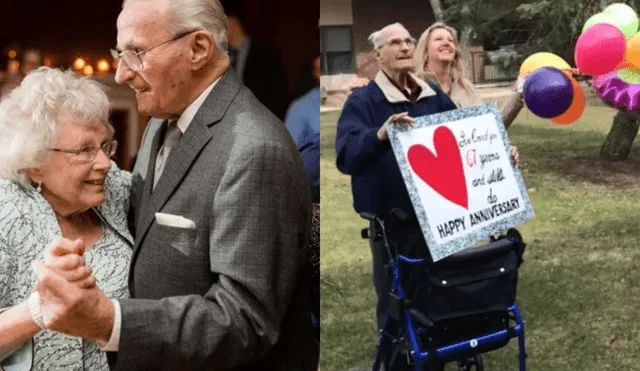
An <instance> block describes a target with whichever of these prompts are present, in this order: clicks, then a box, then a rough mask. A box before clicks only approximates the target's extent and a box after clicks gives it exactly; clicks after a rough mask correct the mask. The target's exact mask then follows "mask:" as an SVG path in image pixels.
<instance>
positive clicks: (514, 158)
mask: <svg viewBox="0 0 640 371" xmlns="http://www.w3.org/2000/svg"><path fill="white" fill-rule="evenodd" d="M509 154H510V155H511V163H512V164H513V165H514V166H515V167H518V165H520V154H519V153H518V147H516V146H511V148H510V150H509Z"/></svg>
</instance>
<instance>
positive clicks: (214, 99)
mask: <svg viewBox="0 0 640 371" xmlns="http://www.w3.org/2000/svg"><path fill="white" fill-rule="evenodd" d="M241 86H242V85H241V83H240V82H239V80H238V77H237V76H236V75H235V73H234V72H232V70H228V71H227V72H226V73H225V74H224V75H223V76H222V77H221V78H220V80H219V81H218V82H217V84H216V86H215V87H214V88H213V90H212V91H211V93H210V94H209V96H208V97H207V99H206V100H205V101H204V102H203V104H202V106H201V107H200V109H199V110H198V113H197V114H196V115H195V117H194V118H193V121H192V122H191V123H190V124H189V127H188V128H187V131H186V132H185V133H184V135H183V136H182V138H181V139H180V141H179V142H178V145H177V146H176V147H175V148H174V149H173V150H172V151H171V153H170V155H169V158H168V159H167V163H166V165H165V168H164V170H163V171H162V176H161V177H160V179H159V180H158V183H157V184H156V187H155V190H153V177H152V176H151V174H153V172H154V170H153V169H155V158H153V159H151V161H150V162H149V170H148V174H149V175H148V176H147V179H146V180H145V192H144V194H143V201H142V209H141V210H140V217H139V219H138V228H137V230H136V252H137V249H138V248H139V246H140V244H141V242H142V240H143V239H144V237H145V235H146V233H147V232H148V230H149V228H150V227H151V224H152V223H153V220H154V219H155V213H156V212H158V211H159V210H161V209H162V207H163V206H164V204H165V203H166V202H167V200H168V199H169V197H170V196H171V194H172V193H173V192H174V191H175V189H176V188H177V187H178V186H179V185H180V182H181V181H182V179H183V178H184V177H185V175H186V174H187V172H188V171H189V168H190V167H191V165H192V164H193V162H194V161H195V159H196V157H197V156H198V154H199V153H200V151H201V150H202V148H203V147H204V146H205V145H206V144H207V143H208V142H209V140H211V137H212V134H211V131H210V130H209V126H210V125H212V124H215V123H216V122H218V121H220V120H221V119H222V117H223V116H224V113H225V112H226V110H227V108H228V107H229V105H230V104H231V101H232V100H233V98H234V97H235V96H236V95H237V94H238V91H239V90H240V87H241ZM165 126H166V124H165ZM156 141H157V142H158V143H156ZM153 145H154V147H153V148H152V151H151V154H152V156H154V154H157V153H158V150H159V140H158V138H157V137H156V138H155V140H154V144H153ZM156 146H158V147H156ZM136 255H137V254H135V253H134V259H135V258H136Z"/></svg>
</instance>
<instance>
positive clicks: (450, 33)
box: [413, 22, 524, 128]
mask: <svg viewBox="0 0 640 371" xmlns="http://www.w3.org/2000/svg"><path fill="white" fill-rule="evenodd" d="M462 65H463V59H462V50H461V49H460V43H459V42H458V34H457V32H456V30H455V29H454V28H452V27H450V26H447V25H446V24H444V23H442V22H436V23H434V24H433V25H431V26H430V27H429V28H427V29H426V30H425V31H424V32H423V33H422V35H421V36H420V39H419V40H418V44H417V46H416V51H415V53H414V54H413V66H414V70H415V73H416V75H417V76H418V77H420V78H422V79H423V80H425V81H432V82H435V83H438V84H439V85H440V86H441V87H442V90H444V92H445V93H447V94H448V95H449V97H450V98H451V100H453V102H454V103H455V104H456V105H457V106H458V107H459V108H461V107H469V106H475V105H478V104H482V103H483V101H482V99H481V98H480V96H479V95H478V93H477V92H476V90H475V89H474V87H473V84H471V82H470V81H469V80H468V79H467V78H466V77H465V76H464V72H463V69H462ZM523 106H524V103H523V101H522V94H521V93H519V92H514V93H513V94H512V95H511V97H510V98H509V100H508V101H507V102H506V103H505V104H504V105H503V106H502V108H501V112H502V121H503V123H504V126H505V128H508V127H509V125H511V123H513V120H514V119H515V118H516V116H518V113H519V112H520V110H521V109H522V107H523Z"/></svg>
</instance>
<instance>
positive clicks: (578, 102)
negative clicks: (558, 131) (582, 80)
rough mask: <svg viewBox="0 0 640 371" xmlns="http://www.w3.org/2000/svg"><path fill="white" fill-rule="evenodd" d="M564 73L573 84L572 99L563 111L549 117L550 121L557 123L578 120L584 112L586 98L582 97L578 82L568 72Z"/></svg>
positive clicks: (582, 93)
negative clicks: (560, 113) (558, 114)
mask: <svg viewBox="0 0 640 371" xmlns="http://www.w3.org/2000/svg"><path fill="white" fill-rule="evenodd" d="M565 73H566V74H567V75H568V76H569V80H570V81H571V85H572V86H573V100H572V101H571V105H570V106H569V108H568V109H567V111H566V112H565V113H563V114H562V115H560V116H556V117H554V118H552V119H551V122H553V123H554V124H558V125H569V124H573V123H574V122H576V121H578V119H579V118H580V116H582V114H583V113H584V108H585V105H586V99H585V97H584V92H583V91H582V88H581V87H580V84H578V82H577V81H576V79H574V78H573V77H572V76H571V75H570V74H569V73H567V72H565Z"/></svg>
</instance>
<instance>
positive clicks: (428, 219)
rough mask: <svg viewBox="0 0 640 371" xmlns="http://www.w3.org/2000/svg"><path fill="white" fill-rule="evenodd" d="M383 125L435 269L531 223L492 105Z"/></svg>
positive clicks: (521, 185) (525, 197) (520, 182)
mask: <svg viewBox="0 0 640 371" xmlns="http://www.w3.org/2000/svg"><path fill="white" fill-rule="evenodd" d="M414 119H415V123H414V127H413V128H410V127H402V126H398V125H389V138H390V140H391V145H392V147H393V151H394V153H395V157H396V159H397V160H398V163H399V165H400V170H401V172H402V176H403V177H404V181H405V184H406V186H407V190H408V191H409V196H410V197H411V201H412V203H413V207H414V210H415V212H416V215H417V217H418V220H419V222H420V226H421V228H422V232H423V234H424V237H425V240H426V241H427V245H428V246H429V250H430V252H431V256H432V258H433V259H434V261H438V260H440V259H443V258H445V257H447V256H449V255H451V254H454V253H456V252H458V251H460V250H463V249H465V248H467V247H469V246H471V245H473V244H474V243H475V242H477V241H479V240H481V239H486V238H488V237H489V236H491V235H493V234H495V233H497V232H499V231H502V230H505V229H508V228H511V227H513V226H515V225H518V224H520V223H523V222H525V221H527V220H529V219H531V218H533V216H534V214H533V208H532V207H531V202H530V200H529V197H528V195H527V193H526V188H525V186H524V181H523V180H522V175H521V174H520V171H519V169H517V168H516V167H514V165H513V164H512V162H511V157H510V154H509V150H510V144H509V139H508V138H507V133H506V130H505V129H504V126H503V124H502V118H501V116H500V111H499V110H498V107H497V105H495V104H483V105H480V106H476V107H469V108H461V109H458V110H454V111H449V112H444V113H439V114H435V115H429V116H423V117H418V118H414Z"/></svg>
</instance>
